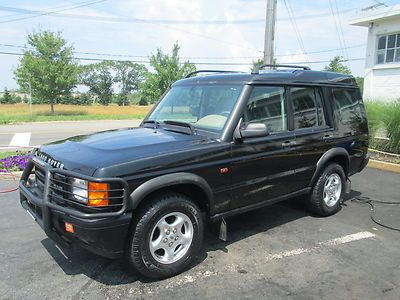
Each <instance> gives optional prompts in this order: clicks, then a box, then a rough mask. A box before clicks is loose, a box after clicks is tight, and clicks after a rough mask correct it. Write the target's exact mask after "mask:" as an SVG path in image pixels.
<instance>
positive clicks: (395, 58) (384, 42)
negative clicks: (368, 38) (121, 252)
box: [377, 33, 400, 64]
mask: <svg viewBox="0 0 400 300" xmlns="http://www.w3.org/2000/svg"><path fill="white" fill-rule="evenodd" d="M393 62H400V33H397V34H389V35H383V36H380V37H378V52H377V63H378V64H386V63H393Z"/></svg>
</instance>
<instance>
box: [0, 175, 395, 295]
mask: <svg viewBox="0 0 400 300" xmlns="http://www.w3.org/2000/svg"><path fill="white" fill-rule="evenodd" d="M11 183H12V182H11V181H10V180H6V179H5V178H0V189H4V188H6V187H8V186H10V185H11ZM399 183H400V174H395V173H389V172H383V171H379V170H375V169H370V168H367V169H366V170H365V171H364V172H363V173H361V174H357V175H355V176H353V177H352V192H351V194H350V195H349V196H348V197H347V198H348V199H347V201H346V202H345V204H344V206H343V208H342V210H341V211H340V212H339V213H338V214H337V215H335V216H332V217H329V218H318V217H315V216H312V215H310V214H309V213H308V212H307V210H305V209H304V207H303V205H302V203H301V199H293V200H291V201H287V202H284V203H281V204H278V205H273V206H270V207H266V208H264V209H259V210H257V211H254V212H250V213H247V214H244V215H240V216H236V217H233V218H231V219H228V220H227V221H228V241H227V242H222V241H220V240H218V239H217V237H216V235H215V234H214V233H213V230H212V228H211V229H209V230H208V233H207V235H206V240H205V246H204V249H203V251H202V253H201V255H200V256H199V258H198V260H197V262H196V264H195V265H194V266H193V267H192V268H191V269H190V270H188V271H186V272H185V273H183V274H180V275H178V276H176V277H174V278H170V279H166V280H162V281H152V280H148V279H146V278H143V277H141V276H139V275H138V274H137V273H136V272H135V271H132V270H129V268H128V266H127V265H126V263H125V261H123V260H116V261H113V260H107V259H104V258H101V257H97V256H95V255H92V254H90V253H88V252H86V251H84V250H78V251H75V252H72V251H66V250H64V251H63V252H60V251H59V250H58V248H57V247H55V246H54V244H53V243H52V242H51V241H50V240H49V239H48V238H46V236H45V235H44V233H43V231H42V230H41V229H40V227H39V226H38V225H37V224H36V223H35V222H34V221H33V220H32V219H31V218H30V217H29V216H28V215H27V214H26V212H25V211H24V210H23V209H22V208H21V207H20V205H19V200H18V193H17V192H13V193H10V194H0V266H1V271H0V295H1V298H2V299H8V298H11V299H14V298H16V299H20V298H25V299H44V298H48V299H54V298H59V299H60V298H62V299H71V298H72V299H117V298H122V299H125V298H155V299H187V298H202V299H204V298H224V299H226V298H234V299H243V298H252V299H255V298H257V299H258V298H268V299H277V298H290V299H399V298H400V232H396V231H393V230H389V229H386V228H383V227H381V226H378V225H376V224H375V223H373V222H372V221H371V220H370V206H369V205H366V204H360V203H355V202H352V201H350V200H349V199H350V198H353V197H358V196H361V195H362V196H367V197H370V198H372V199H379V200H385V201H399V202H400V196H399ZM296 200H297V201H296ZM375 206H376V218H377V219H378V220H380V221H381V222H384V223H385V224H387V225H390V226H394V227H400V206H399V205H384V204H376V205H375Z"/></svg>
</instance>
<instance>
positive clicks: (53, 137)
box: [0, 119, 141, 151]
mask: <svg viewBox="0 0 400 300" xmlns="http://www.w3.org/2000/svg"><path fill="white" fill-rule="evenodd" d="M140 122H141V120H138V119H132V120H95V121H62V122H34V123H21V124H10V125H1V126H0V150H3V151H4V150H6V149H7V147H8V146H9V145H10V142H11V140H12V139H13V137H14V135H15V134H16V133H31V134H30V135H29V136H30V140H29V141H28V144H29V145H30V146H39V145H43V144H46V143H50V142H53V141H57V140H62V139H66V138H68V137H71V136H76V135H84V134H89V133H93V132H97V131H104V130H109V129H118V128H126V127H136V126H138V125H139V124H140ZM22 142H25V141H22Z"/></svg>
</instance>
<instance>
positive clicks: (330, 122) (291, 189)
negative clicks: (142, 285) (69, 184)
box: [20, 70, 368, 257]
mask: <svg viewBox="0 0 400 300" xmlns="http://www.w3.org/2000/svg"><path fill="white" fill-rule="evenodd" d="M226 83H230V84H231V83H232V84H241V85H243V89H242V92H241V95H240V96H239V99H238V100H237V102H236V104H235V106H234V108H233V111H232V113H231V115H230V116H229V117H228V120H227V123H226V125H225V127H224V129H223V131H222V132H221V133H220V134H216V133H213V132H205V131H204V132H203V131H201V130H198V131H197V134H193V135H192V134H185V133H182V132H176V131H171V130H168V129H167V128H164V127H163V126H159V127H158V128H151V126H145V125H144V123H142V125H141V126H140V127H139V128H127V129H120V130H110V131H105V132H99V133H95V134H91V135H86V136H77V137H73V138H70V139H67V140H63V141H58V142H55V143H52V144H48V145H44V146H42V147H40V149H39V150H38V151H37V153H36V155H35V156H36V157H37V158H38V159H37V160H36V162H37V161H38V160H40V159H41V158H43V157H45V158H47V159H48V160H47V161H49V162H52V163H54V162H61V163H62V164H63V166H64V169H65V170H67V171H62V172H64V173H65V172H66V173H67V175H68V176H74V177H78V178H83V179H88V180H91V181H100V182H102V181H107V180H112V179H118V180H120V184H121V186H123V188H124V198H123V199H124V205H123V209H121V211H120V213H119V214H112V215H106V214H105V215H101V213H107V212H101V213H100V215H99V216H98V215H95V217H93V216H91V212H85V213H84V214H82V212H80V211H79V208H74V207H72V208H71V207H68V205H64V206H63V205H59V204H57V203H53V201H52V200H51V199H50V198H51V197H49V196H48V195H47V194H46V188H47V186H46V184H47V185H48V184H49V182H50V180H51V179H48V178H46V183H45V191H44V193H43V194H40V193H39V194H38V193H35V191H32V190H31V189H30V188H29V186H27V182H28V177H29V175H30V173H31V171H32V169H33V168H34V167H35V164H36V162H34V161H33V162H30V164H29V165H28V167H27V169H26V170H25V172H24V174H23V176H22V178H21V182H20V187H21V204H22V205H23V207H24V208H25V209H27V210H28V211H29V213H30V214H31V215H32V216H33V217H34V218H35V219H36V220H37V221H38V222H39V224H41V226H42V227H43V228H44V230H45V231H46V233H47V234H48V235H49V236H50V237H51V238H52V239H53V240H55V241H56V242H57V243H59V244H63V245H64V246H68V245H70V244H74V243H75V242H79V243H80V244H81V245H83V246H84V247H86V248H88V249H89V250H91V251H93V252H95V253H98V254H100V255H103V256H107V257H118V256H120V255H122V253H123V251H124V245H125V241H126V239H127V235H128V231H129V227H130V224H131V220H132V215H134V214H135V209H137V207H138V206H139V205H141V203H142V201H146V197H147V196H149V195H150V194H152V193H155V192H158V191H160V190H166V189H168V190H175V191H178V192H181V193H184V194H187V195H188V196H189V197H191V198H193V199H194V200H195V201H196V202H197V203H198V205H199V206H200V207H201V208H202V209H203V210H204V212H205V215H206V216H207V218H208V219H209V220H210V221H216V220H219V219H220V218H221V217H227V216H230V215H233V214H236V213H241V212H245V211H247V210H250V209H254V208H257V207H261V206H264V205H268V204H271V203H275V202H277V201H280V200H284V199H287V198H289V197H293V196H296V195H300V194H304V193H308V192H309V191H310V190H311V187H312V185H313V183H314V181H315V179H316V177H317V176H318V173H319V172H320V171H321V170H322V169H323V168H324V166H325V165H326V164H327V163H329V162H332V161H334V162H337V163H340V164H341V165H342V166H343V168H344V169H345V171H346V174H347V176H350V175H352V174H354V173H356V172H359V171H361V170H362V169H363V168H364V167H365V165H366V164H367V162H368V158H367V148H368V129H367V128H368V127H367V120H366V115H365V109H364V106H363V104H362V102H360V103H359V104H358V106H359V109H360V110H361V113H362V114H361V117H359V118H355V119H354V120H353V121H352V122H351V123H350V124H347V125H343V124H341V123H340V121H339V119H338V114H337V112H336V108H335V107H334V105H333V101H332V88H337V89H341V88H345V89H352V90H354V91H355V92H358V93H359V91H358V88H357V86H356V83H355V80H354V78H353V77H351V76H347V75H341V74H337V73H329V72H317V71H309V70H295V71H270V72H266V73H261V74H217V75H208V76H200V77H192V78H188V79H183V80H180V81H178V82H176V83H175V84H174V85H175V86H178V85H196V84H210V85H212V84H226ZM260 85H261V86H264V85H275V86H276V85H280V86H284V87H285V88H288V87H294V86H300V87H304V86H315V87H319V88H320V89H321V91H322V93H323V102H324V103H323V104H324V111H325V118H326V121H327V126H325V127H319V128H307V129H301V130H294V128H293V122H292V120H291V114H292V113H293V111H292V108H291V107H290V106H288V110H287V111H288V115H289V118H288V128H287V129H288V130H287V131H285V132H282V133H279V134H271V135H268V136H265V137H257V138H248V139H235V138H234V132H235V130H238V126H239V125H240V124H239V123H240V122H241V118H242V115H243V111H244V109H245V107H246V101H247V99H248V97H249V95H250V93H251V91H252V89H253V88H254V86H260ZM360 99H361V96H360ZM145 121H146V119H145ZM43 165H44V166H42V167H43V168H44V170H45V172H47V173H46V174H47V176H50V177H51V174H52V173H57V172H60V170H59V169H57V168H54V167H52V166H51V165H50V164H49V163H44V164H43ZM222 169H224V170H228V171H227V172H222V171H221V170H222ZM67 175H66V176H67ZM74 211H75V212H76V213H74ZM64 221H66V222H70V223H72V224H74V225H75V227H76V228H77V230H76V232H75V233H74V234H69V233H67V232H65V230H64V228H62V226H61V225H62V223H63V222H64ZM60 224H61V225H60Z"/></svg>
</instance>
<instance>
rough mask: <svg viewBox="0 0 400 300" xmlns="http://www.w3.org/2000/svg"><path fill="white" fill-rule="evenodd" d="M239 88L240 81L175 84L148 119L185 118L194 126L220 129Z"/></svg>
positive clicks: (229, 112) (213, 129)
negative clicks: (231, 83) (235, 83)
mask: <svg viewBox="0 0 400 300" xmlns="http://www.w3.org/2000/svg"><path fill="white" fill-rule="evenodd" d="M241 90H242V85H195V86H175V87H173V88H172V89H171V90H170V91H168V93H167V94H166V95H165V96H164V98H163V99H162V100H161V102H160V103H159V104H158V105H157V107H156V108H155V109H154V111H153V112H152V113H151V114H150V116H149V117H148V118H147V120H148V121H157V122H159V123H162V122H164V121H178V122H185V123H189V124H192V125H193V127H194V128H196V129H205V130H211V131H215V132H220V131H222V129H223V128H224V126H225V123H226V120H227V119H228V117H229V115H230V114H231V111H232V109H233V106H234V105H235V103H236V100H237V98H238V97H239V94H240V92H241Z"/></svg>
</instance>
